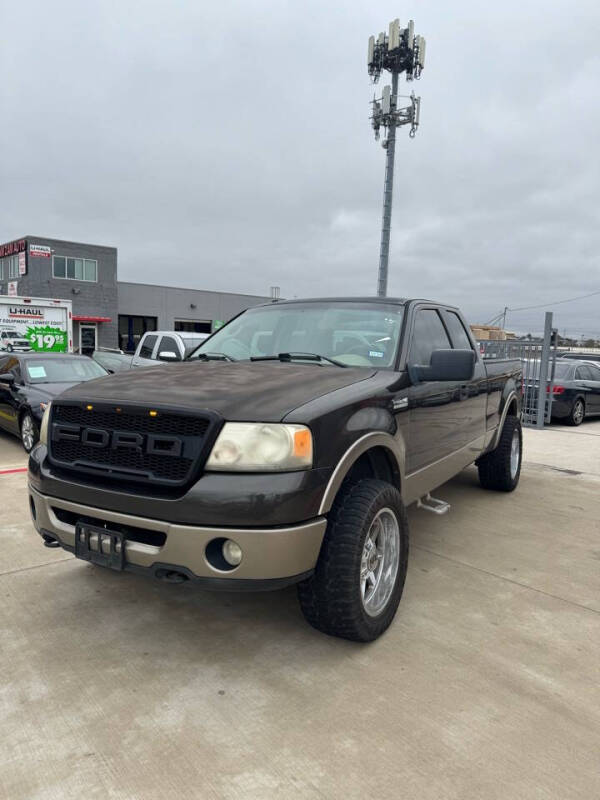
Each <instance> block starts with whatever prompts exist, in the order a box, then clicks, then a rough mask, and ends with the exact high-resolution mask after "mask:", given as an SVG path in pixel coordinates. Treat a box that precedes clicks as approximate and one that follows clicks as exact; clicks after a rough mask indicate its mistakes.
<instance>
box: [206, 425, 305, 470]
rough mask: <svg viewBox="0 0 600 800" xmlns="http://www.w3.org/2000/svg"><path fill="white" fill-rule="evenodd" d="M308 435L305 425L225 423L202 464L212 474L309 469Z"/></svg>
mask: <svg viewBox="0 0 600 800" xmlns="http://www.w3.org/2000/svg"><path fill="white" fill-rule="evenodd" d="M312 455H313V446H312V435H311V432H310V430H309V429H308V428H307V427H306V426H305V425H285V424H283V423H271V422H227V423H225V425H224V427H223V430H222V431H221V433H220V434H219V437H218V439H217V441H216V442H215V444H214V447H213V449H212V452H211V454H210V456H209V459H208V461H207V462H206V469H207V470H209V471H212V472H285V471H288V470H296V469H310V467H311V466H312Z"/></svg>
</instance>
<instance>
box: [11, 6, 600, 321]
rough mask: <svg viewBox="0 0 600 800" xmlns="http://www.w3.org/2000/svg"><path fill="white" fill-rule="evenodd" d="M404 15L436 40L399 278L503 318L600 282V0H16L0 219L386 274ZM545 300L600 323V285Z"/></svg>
mask: <svg viewBox="0 0 600 800" xmlns="http://www.w3.org/2000/svg"><path fill="white" fill-rule="evenodd" d="M396 16H400V19H401V21H402V22H403V23H406V21H407V20H408V18H409V17H412V18H414V20H415V30H416V32H417V33H421V34H423V35H425V36H426V38H427V64H426V69H425V70H424V73H423V78H422V80H421V81H420V82H418V83H417V82H415V83H412V84H407V83H406V82H405V81H404V80H403V79H401V83H400V87H401V91H402V92H403V93H406V94H408V93H409V92H410V91H411V89H413V88H414V89H415V91H416V92H417V93H418V94H420V95H421V97H422V114H421V123H422V126H421V128H420V130H419V132H418V134H417V137H416V138H415V139H414V140H410V139H409V138H408V131H407V129H406V128H404V129H401V130H400V132H399V142H398V146H397V153H396V164H397V171H396V184H395V192H394V216H393V229H392V243H391V257H390V280H389V294H390V295H401V296H425V297H432V298H434V299H440V300H444V301H450V302H453V303H456V304H458V305H461V306H462V307H463V309H464V310H465V311H466V313H467V315H468V317H469V318H470V321H472V322H475V321H477V322H485V321H487V320H488V319H490V318H491V317H493V316H494V315H495V314H496V313H497V312H499V311H500V310H501V309H502V308H503V307H504V306H505V305H507V306H511V307H520V306H528V305H534V304H543V303H547V302H550V301H554V300H561V299H563V298H569V297H573V296H577V295H581V294H586V293H589V292H593V291H595V290H600V265H599V253H600V220H599V207H600V206H599V199H598V198H599V193H600V166H599V164H600V155H599V148H600V107H599V105H598V100H597V97H598V86H599V82H600V58H599V54H598V53H599V50H598V31H599V29H600V7H599V6H598V2H597V0H577V3H573V2H569V3H567V2H557V0H555V1H554V2H552V3H548V2H542V1H541V0H535V1H534V0H519V2H516V1H515V0H508V1H505V2H503V3H489V2H485V3H484V2H481V0H477V1H476V0H469V2H460V0H459V1H458V2H452V3H451V2H449V1H448V0H445V2H423V0H421V2H419V1H418V0H411V1H410V2H406V3H398V4H394V3H391V2H387V0H382V2H379V3H377V4H375V3H373V2H368V1H367V0H345V2H340V0H327V2H323V0H319V1H316V0H297V1H296V2H275V0H271V1H270V2H269V1H268V0H262V1H261V0H245V2H243V3H242V2H231V0H219V2H216V3H209V2H206V1H204V2H198V1H197V0H196V2H194V1H193V0H178V1H177V0H170V2H164V0H161V2H156V1H155V0H139V1H138V2H133V1H132V0H103V1H102V2H98V1H94V0H85V2H81V0H53V2H47V0H35V2H30V0H21V2H19V3H11V2H9V0H0V29H1V30H2V45H1V47H0V77H1V80H0V107H1V108H2V125H1V126H0V187H1V189H2V191H1V192H0V198H1V199H0V241H2V242H5V241H9V240H12V239H14V238H16V237H18V236H22V235H23V234H26V233H28V234H39V235H45V236H50V237H55V238H64V239H72V240H76V241H77V240H78V241H87V242H93V243H100V244H107V245H114V246H116V247H118V249H119V273H120V277H121V278H122V279H126V280H133V281H143V282H150V283H164V284H169V285H179V286H193V287H198V288H206V289H223V290H228V291H242V292H248V293H256V294H268V293H269V287H270V286H271V285H274V284H277V285H279V286H281V294H282V296H286V297H293V296H315V295H331V294H354V295H356V294H373V293H374V292H375V288H376V277H377V263H378V251H379V235H380V232H379V229H380V217H381V199H382V188H383V173H384V151H383V150H382V148H381V147H380V145H379V144H377V143H375V141H374V138H373V134H372V131H371V130H370V127H369V100H370V99H371V97H372V95H373V90H374V87H373V86H372V85H370V82H369V78H368V75H367V71H366V44H367V38H368V36H369V34H371V33H377V32H378V31H380V30H383V29H384V27H387V23H388V21H389V20H390V19H392V18H394V17H396ZM385 82H386V81H385V80H383V81H382V83H385ZM377 91H378V92H380V91H381V84H380V85H379V86H378V87H377ZM550 310H554V311H555V323H556V324H557V325H558V327H559V328H560V329H561V331H562V330H563V329H566V330H567V332H570V333H572V334H577V335H579V334H581V333H584V332H585V333H586V334H595V335H596V336H600V294H599V295H598V296H597V297H596V298H591V299H589V300H587V301H580V302H575V303H568V304H563V305H558V306H554V307H552V308H551V309H550ZM542 320H543V309H540V310H539V311H530V312H518V313H517V312H515V313H509V315H508V326H509V327H512V328H514V329H517V330H521V331H523V332H527V331H528V330H537V329H539V328H541V327H542V326H543V321H542Z"/></svg>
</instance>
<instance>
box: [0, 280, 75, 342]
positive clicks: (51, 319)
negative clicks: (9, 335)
mask: <svg viewBox="0 0 600 800" xmlns="http://www.w3.org/2000/svg"><path fill="white" fill-rule="evenodd" d="M15 284H16V281H15ZM9 287H10V284H9ZM9 294H10V292H9ZM67 319H68V318H67V309H66V308H64V307H57V308H52V307H45V306H30V305H25V304H24V303H23V304H21V303H17V304H15V305H14V306H11V305H6V306H5V305H0V330H11V331H16V332H17V334H18V336H19V337H21V338H23V339H28V340H29V342H30V343H31V349H32V350H33V351H34V352H38V353H66V352H67V351H68V346H69V342H68V327H67Z"/></svg>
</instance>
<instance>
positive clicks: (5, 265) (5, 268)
mask: <svg viewBox="0 0 600 800" xmlns="http://www.w3.org/2000/svg"><path fill="white" fill-rule="evenodd" d="M18 277H19V256H18V255H16V256H6V257H5V258H0V281H3V280H4V279H5V278H6V280H8V281H12V280H14V279H15V278H18Z"/></svg>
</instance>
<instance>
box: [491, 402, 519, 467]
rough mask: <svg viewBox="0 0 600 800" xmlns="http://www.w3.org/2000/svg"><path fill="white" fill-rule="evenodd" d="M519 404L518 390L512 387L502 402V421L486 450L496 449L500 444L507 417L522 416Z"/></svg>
mask: <svg viewBox="0 0 600 800" xmlns="http://www.w3.org/2000/svg"><path fill="white" fill-rule="evenodd" d="M519 406H520V403H519V397H518V395H517V392H516V390H515V389H511V390H510V391H509V392H508V394H507V395H506V398H505V399H504V401H503V403H502V413H501V414H500V421H499V422H498V428H497V430H496V433H495V434H494V438H493V439H492V442H491V444H490V446H489V447H488V449H487V451H486V452H489V451H491V450H494V449H495V448H496V447H497V446H498V442H499V441H500V436H501V435H502V429H503V428H504V423H505V422H506V418H507V417H518V416H520V413H521V411H520V407H519Z"/></svg>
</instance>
